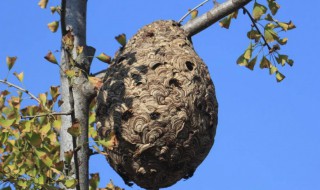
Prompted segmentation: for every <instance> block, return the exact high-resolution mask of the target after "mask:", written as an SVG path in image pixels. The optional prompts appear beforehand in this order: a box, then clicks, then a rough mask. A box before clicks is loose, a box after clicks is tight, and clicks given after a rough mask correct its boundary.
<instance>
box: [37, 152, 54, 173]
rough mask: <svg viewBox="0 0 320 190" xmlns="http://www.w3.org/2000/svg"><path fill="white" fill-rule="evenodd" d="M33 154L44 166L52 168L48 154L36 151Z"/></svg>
mask: <svg viewBox="0 0 320 190" xmlns="http://www.w3.org/2000/svg"><path fill="white" fill-rule="evenodd" d="M35 153H36V155H37V156H38V157H39V158H40V160H41V161H42V162H43V163H44V164H45V165H46V166H48V167H49V168H50V167H51V166H52V164H53V163H52V159H51V158H50V155H49V153H46V152H43V151H40V150H38V149H36V150H35Z"/></svg>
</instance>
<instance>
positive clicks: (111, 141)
mask: <svg viewBox="0 0 320 190" xmlns="http://www.w3.org/2000/svg"><path fill="white" fill-rule="evenodd" d="M98 143H99V144H101V145H102V146H104V147H105V148H107V149H109V150H112V149H113V147H115V146H117V145H118V140H117V138H116V134H115V133H114V132H111V133H110V134H109V135H108V136H107V138H105V139H102V140H99V141H98Z"/></svg>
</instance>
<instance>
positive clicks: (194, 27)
mask: <svg viewBox="0 0 320 190" xmlns="http://www.w3.org/2000/svg"><path fill="white" fill-rule="evenodd" d="M250 1H252V0H228V1H227V2H225V3H222V4H220V5H219V6H216V7H214V8H212V9H211V10H210V11H208V12H206V13H205V14H203V15H201V16H199V17H197V18H194V19H192V20H190V21H189V22H187V23H186V24H185V25H183V26H182V28H183V29H184V30H185V31H186V32H187V33H188V36H189V37H191V36H193V35H195V34H197V33H199V32H201V31H202V30H204V29H206V28H208V27H209V26H211V25H212V24H214V23H216V22H217V21H219V20H220V19H222V18H223V17H225V16H227V15H229V14H230V13H232V12H234V11H236V10H238V9H240V8H241V7H243V6H245V5H246V4H248V3H249V2H250Z"/></svg>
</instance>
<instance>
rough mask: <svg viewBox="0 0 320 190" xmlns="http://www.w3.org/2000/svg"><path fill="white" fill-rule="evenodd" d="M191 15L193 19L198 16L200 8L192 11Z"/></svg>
mask: <svg viewBox="0 0 320 190" xmlns="http://www.w3.org/2000/svg"><path fill="white" fill-rule="evenodd" d="M190 15H191V20H192V19H194V18H196V17H197V16H198V10H193V11H191V13H190Z"/></svg>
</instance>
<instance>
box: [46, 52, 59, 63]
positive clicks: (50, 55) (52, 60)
mask: <svg viewBox="0 0 320 190" xmlns="http://www.w3.org/2000/svg"><path fill="white" fill-rule="evenodd" d="M44 58H45V59H46V60H47V61H49V62H50V63H53V64H58V61H57V59H56V57H55V56H54V55H53V53H52V52H51V51H49V52H48V53H47V55H46V56H44Z"/></svg>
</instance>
